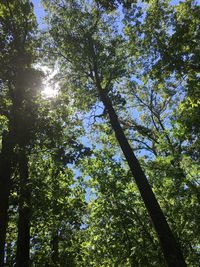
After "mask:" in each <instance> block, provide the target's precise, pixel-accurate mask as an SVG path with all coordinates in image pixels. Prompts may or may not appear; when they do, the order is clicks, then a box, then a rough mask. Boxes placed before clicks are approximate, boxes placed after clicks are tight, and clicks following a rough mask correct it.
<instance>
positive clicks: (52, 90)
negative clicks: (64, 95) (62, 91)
mask: <svg viewBox="0 0 200 267" xmlns="http://www.w3.org/2000/svg"><path fill="white" fill-rule="evenodd" d="M57 95H58V88H57V87H56V86H55V85H52V84H48V83H46V84H45V85H44V86H43V90H42V96H43V97H45V98H52V97H56V96H57Z"/></svg>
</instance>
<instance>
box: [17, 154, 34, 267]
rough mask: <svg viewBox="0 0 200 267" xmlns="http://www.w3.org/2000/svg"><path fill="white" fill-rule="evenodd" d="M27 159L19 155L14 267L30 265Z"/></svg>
mask: <svg viewBox="0 0 200 267" xmlns="http://www.w3.org/2000/svg"><path fill="white" fill-rule="evenodd" d="M28 175H29V173H28V159H27V156H26V154H25V152H24V151H21V152H20V155H19V176H20V195H19V219H18V237H17V254H16V266H17V267H28V266H29V265H30V258H29V253H30V252H29V250H30V215H31V207H30V197H31V196H30V188H29V184H28V180H29V179H28V178H29V177H28Z"/></svg>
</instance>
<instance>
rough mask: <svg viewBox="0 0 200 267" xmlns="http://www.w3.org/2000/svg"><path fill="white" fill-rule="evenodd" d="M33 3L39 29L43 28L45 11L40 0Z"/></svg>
mask: <svg viewBox="0 0 200 267" xmlns="http://www.w3.org/2000/svg"><path fill="white" fill-rule="evenodd" d="M32 3H33V5H34V12H35V15H36V18H37V21H38V25H39V28H42V27H43V26H42V24H43V20H42V18H43V17H44V15H45V12H44V9H43V8H42V4H41V3H40V1H39V0H32Z"/></svg>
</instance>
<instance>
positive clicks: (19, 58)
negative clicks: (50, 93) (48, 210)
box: [0, 1, 40, 266]
mask: <svg viewBox="0 0 200 267" xmlns="http://www.w3.org/2000/svg"><path fill="white" fill-rule="evenodd" d="M32 8H33V6H32V4H31V3H30V2H29V1H25V2H21V1H15V2H14V3H13V2H12V1H4V2H3V3H2V4H1V21H0V24H1V33H2V35H1V52H2V53H1V94H2V96H4V99H5V101H4V102H3V106H2V108H1V114H2V115H3V116H5V117H6V121H7V123H6V124H5V126H4V130H3V134H2V151H1V166H0V173H1V174H0V181H1V190H2V192H1V205H0V209H1V212H0V214H1V232H0V244H1V247H0V251H1V254H0V265H1V266H3V261H4V246H5V237H6V227H7V221H8V214H7V212H8V205H9V195H10V189H11V186H12V180H11V177H12V175H13V169H14V167H15V166H16V164H17V162H18V159H17V157H18V156H17V155H19V157H21V153H22V155H23V156H22V159H20V160H19V162H20V163H19V167H20V176H21V179H22V180H23V181H24V182H25V180H24V179H25V176H27V170H25V169H27V164H26V161H27V159H25V158H24V157H25V153H27V152H25V151H24V149H25V147H26V146H27V145H29V141H30V138H31V134H32V127H33V125H34V124H33V125H31V122H30V120H31V118H32V115H33V113H34V104H33V102H34V99H31V97H32V98H34V97H35V94H36V91H34V90H35V89H36V88H37V86H38V84H39V79H40V78H39V72H37V71H35V70H34V69H32V67H31V64H32V63H33V61H34V58H35V56H34V54H33V46H34V44H33V42H34V40H33V36H32V34H33V33H34V31H35V26H36V22H35V18H34V16H33V10H32ZM27 102H28V104H27ZM25 114H26V115H25ZM22 129H23V130H22ZM24 186H25V187H26V185H24ZM22 190H23V189H22ZM21 193H22V192H21ZM23 196H24V197H25V195H24V194H23V193H22V194H21V197H22V198H23ZM20 217H21V216H20ZM20 225H21V224H20ZM22 232H23V231H22ZM22 232H21V234H22ZM27 238H28V237H27ZM19 240H22V239H20V237H19ZM22 247H23V246H21V248H22ZM20 266H23V265H20Z"/></svg>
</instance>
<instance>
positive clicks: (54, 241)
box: [51, 230, 59, 266]
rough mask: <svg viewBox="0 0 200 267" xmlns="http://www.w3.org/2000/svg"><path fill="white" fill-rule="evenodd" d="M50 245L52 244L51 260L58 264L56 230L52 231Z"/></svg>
mask: <svg viewBox="0 0 200 267" xmlns="http://www.w3.org/2000/svg"><path fill="white" fill-rule="evenodd" d="M51 245H52V255H51V259H52V262H53V264H54V266H59V236H58V231H57V230H56V231H55V232H54V234H53V236H52V240H51Z"/></svg>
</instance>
